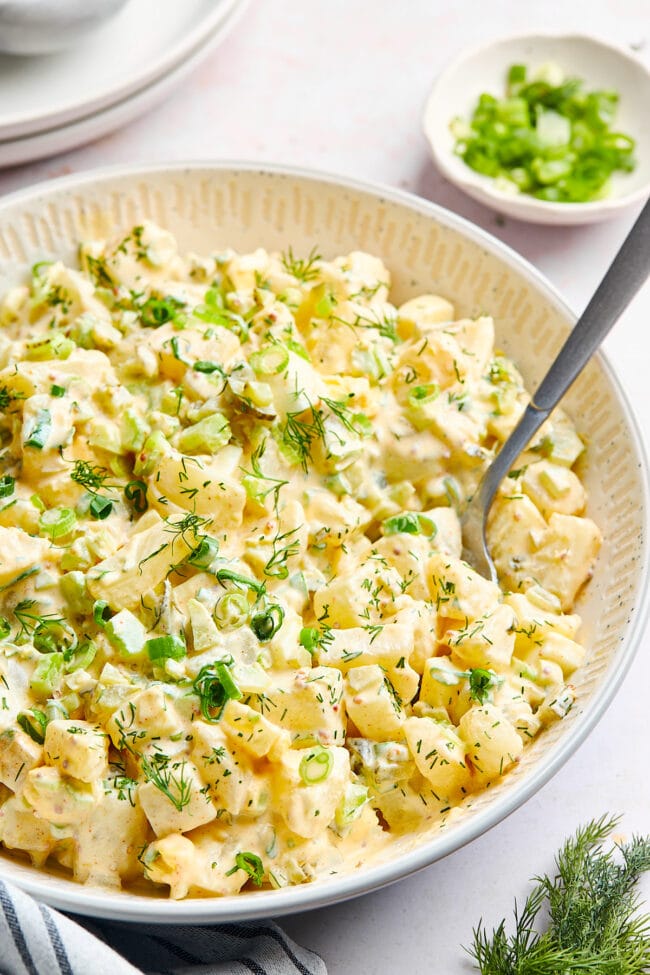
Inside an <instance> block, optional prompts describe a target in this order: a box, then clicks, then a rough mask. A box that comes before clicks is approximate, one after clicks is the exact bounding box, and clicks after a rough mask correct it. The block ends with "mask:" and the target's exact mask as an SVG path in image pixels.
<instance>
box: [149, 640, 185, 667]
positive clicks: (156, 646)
mask: <svg viewBox="0 0 650 975" xmlns="http://www.w3.org/2000/svg"><path fill="white" fill-rule="evenodd" d="M144 648H145V650H146V651H147V653H148V655H149V660H151V661H153V662H157V661H159V660H182V659H183V657H186V656H187V647H186V646H185V641H184V640H181V639H180V637H177V636H172V635H171V634H166V635H165V636H154V637H152V638H151V639H150V640H147V642H146V643H145V645H144Z"/></svg>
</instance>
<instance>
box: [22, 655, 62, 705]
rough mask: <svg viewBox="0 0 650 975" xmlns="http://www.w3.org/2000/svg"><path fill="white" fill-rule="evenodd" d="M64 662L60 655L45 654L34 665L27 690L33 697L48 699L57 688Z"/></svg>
mask: <svg viewBox="0 0 650 975" xmlns="http://www.w3.org/2000/svg"><path fill="white" fill-rule="evenodd" d="M63 667H64V660H63V654H62V653H47V654H45V655H44V656H43V657H42V659H41V660H39V662H38V663H37V664H36V667H35V669H34V673H33V674H32V678H31V680H30V682H29V689H30V691H31V692H32V694H34V696H35V697H37V698H40V699H44V698H46V697H50V696H51V695H52V693H53V692H54V691H55V690H56V689H57V688H58V686H59V684H60V682H61V678H62V676H63Z"/></svg>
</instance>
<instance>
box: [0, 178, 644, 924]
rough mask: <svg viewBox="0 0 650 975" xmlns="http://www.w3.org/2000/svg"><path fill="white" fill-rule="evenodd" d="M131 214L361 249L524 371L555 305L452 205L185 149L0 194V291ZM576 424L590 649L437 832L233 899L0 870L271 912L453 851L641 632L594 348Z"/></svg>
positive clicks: (549, 348) (560, 309)
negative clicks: (438, 297) (538, 720)
mask: <svg viewBox="0 0 650 975" xmlns="http://www.w3.org/2000/svg"><path fill="white" fill-rule="evenodd" d="M144 217H149V218H151V219H153V220H156V221H159V222H160V223H161V224H163V225H165V226H167V227H169V228H170V229H171V230H172V231H173V232H174V233H175V234H176V235H177V237H178V239H179V241H180V245H181V247H182V248H188V249H192V250H195V251H199V252H200V251H206V252H208V251H211V250H219V249H221V248H223V247H224V246H225V245H228V244H229V245H232V246H233V247H235V248H238V249H244V250H246V249H253V248H255V247H257V246H259V245H263V246H265V247H267V248H279V249H286V248H287V247H288V246H289V245H291V246H292V247H293V249H294V251H296V252H297V253H308V252H309V250H310V248H311V247H312V246H313V245H314V244H316V245H318V248H319V250H320V251H321V253H323V254H324V255H325V256H334V255H336V254H343V253H346V252H348V251H350V250H352V249H355V248H357V249H359V248H361V249H366V250H368V251H372V252H374V253H376V254H379V255H380V256H381V257H382V258H383V259H384V261H385V262H386V263H387V265H388V267H389V268H390V269H391V271H392V275H393V282H394V296H395V298H396V300H397V301H403V300H405V299H406V298H408V297H409V296H412V295H415V294H417V293H421V292H423V291H434V292H438V293H440V294H442V295H444V296H446V297H448V298H450V299H452V300H453V301H454V303H455V304H456V307H457V309H458V311H459V313H460V314H461V315H470V316H471V315H477V314H479V313H482V312H489V313H491V314H493V315H494V317H495V319H496V324H497V344H498V345H499V346H500V347H501V348H503V349H504V350H505V351H506V352H507V353H508V354H510V355H512V356H513V357H514V358H515V359H516V361H517V362H518V364H519V366H520V367H521V369H522V372H523V374H524V376H525V377H526V380H527V381H528V383H529V384H531V385H534V384H535V383H536V382H537V381H538V380H539V378H540V376H541V375H542V373H543V372H544V370H545V369H546V366H547V364H548V363H549V362H550V360H551V358H552V357H553V355H554V353H555V351H556V350H557V348H558V346H559V345H560V343H561V342H562V340H563V339H564V337H565V336H566V333H567V331H568V329H569V328H570V326H571V324H572V322H573V316H572V314H571V312H570V311H569V310H568V309H567V307H566V306H565V305H564V304H563V302H562V300H561V299H560V297H559V296H558V295H557V293H556V292H555V291H554V290H553V288H552V287H551V286H550V285H549V284H548V283H547V282H546V281H545V280H544V278H543V277H542V276H541V275H540V274H539V273H538V272H537V271H536V270H535V269H534V268H533V267H531V265H530V264H527V263H526V262H525V261H524V260H522V259H521V258H520V257H518V256H517V255H516V254H515V253H513V252H512V251H511V250H509V249H508V248H507V247H505V246H504V245H503V244H502V243H500V242H499V241H497V240H496V239H495V238H493V237H490V236H489V235H488V234H486V233H484V232H483V231H482V230H479V229H478V228H477V227H474V226H473V225H472V224H470V223H468V222H467V221H465V220H462V219H461V218H460V217H457V216H455V215H454V214H452V213H448V212H447V211H445V210H443V209H441V208H440V207H437V206H434V205H433V204H431V203H427V202H425V201H424V200H420V199H417V198H416V197H413V196H410V195H408V194H406V193H402V192H400V191H397V190H389V189H386V188H382V187H376V186H369V185H367V184H363V183H357V182H353V181H351V180H341V179H334V178H330V177H326V176H320V175H310V174H309V173H306V172H303V171H300V170H286V169H279V168H273V167H269V166H267V167H265V168H264V169H263V170H260V169H259V168H257V167H256V166H255V165H251V164H193V165H176V166H169V165H165V166H158V167H140V168H130V169H122V170H115V169H113V170H104V171H99V172H91V173H86V174H84V175H81V176H73V177H67V178H65V179H62V180H56V181H53V182H49V183H47V184H41V185H39V186H36V187H34V188H32V189H29V190H25V191H21V192H20V193H16V194H13V195H12V196H10V197H7V198H5V199H4V200H3V201H1V202H0V291H2V290H4V288H5V287H6V286H7V285H9V284H11V283H13V282H14V281H16V280H17V279H19V278H21V277H22V275H23V274H24V271H25V269H26V268H27V267H28V266H29V265H31V264H32V263H33V262H35V261H37V260H42V259H47V258H51V257H54V256H55V255H58V256H62V257H63V258H64V259H66V260H68V261H74V259H75V253H76V241H77V240H78V239H79V238H80V237H81V238H89V237H95V236H101V235H104V234H106V233H111V234H112V233H115V232H116V231H117V230H118V229H119V228H121V227H128V226H130V225H132V224H133V223H136V222H137V221H139V220H141V219H142V218H144ZM566 406H567V409H568V410H569V412H570V414H571V415H572V416H573V418H574V420H575V421H576V422H577V424H578V426H579V429H580V430H581V431H582V432H583V433H584V434H585V435H586V436H587V438H588V449H587V457H586V463H585V469H584V478H585V481H586V484H587V487H588V489H589V492H590V505H589V508H590V513H591V514H592V515H593V517H594V518H595V519H596V520H597V521H598V523H599V524H600V526H601V528H602V530H603V533H604V539H605V541H604V546H603V550H602V554H601V556H600V559H599V561H598V564H597V566H596V571H595V574H594V578H593V580H592V582H591V583H590V585H589V587H588V589H587V592H586V593H585V596H584V599H583V601H582V603H581V606H580V612H581V613H582V614H583V617H584V620H585V639H586V640H587V641H588V643H589V647H590V654H589V658H588V662H587V664H586V665H585V666H584V667H583V668H582V669H581V670H580V671H579V672H578V674H576V678H575V681H574V683H575V685H576V689H577V694H578V699H577V704H576V706H575V707H574V708H573V710H572V711H571V712H570V713H569V715H568V717H567V718H566V719H565V720H564V721H562V722H558V723H556V724H554V725H553V726H552V727H550V728H549V729H548V730H546V731H545V732H544V733H543V734H542V735H541V736H540V737H539V738H538V739H536V740H535V741H534V742H533V743H532V744H531V745H530V746H528V747H527V748H526V749H525V751H524V754H523V757H522V761H521V762H520V764H519V765H518V767H517V768H516V769H514V770H513V771H512V772H509V773H508V775H507V776H506V777H505V778H504V779H503V781H502V782H500V783H499V784H498V785H496V786H494V787H493V788H491V789H489V790H488V791H487V792H484V793H482V794H480V795H477V796H472V797H471V798H469V799H468V800H466V803H465V805H464V806H462V807H460V808H459V811H458V814H457V815H456V816H455V817H454V818H453V819H452V821H450V822H449V824H448V825H447V827H446V828H445V829H444V830H438V831H434V832H430V833H428V834H426V835H415V836H412V837H407V838H404V839H402V840H401V841H399V842H396V843H395V845H394V847H393V849H392V851H391V853H390V854H389V856H388V857H387V858H386V859H385V860H384V861H382V862H380V863H372V864H367V865H363V866H360V867H357V868H356V869H355V870H354V871H353V872H350V873H348V874H346V875H340V876H337V877H334V878H331V879H327V880H322V881H318V882H316V883H313V884H310V885H305V886H300V887H289V888H285V889H283V890H274V891H263V892H260V893H251V894H244V895H239V896H235V897H223V898H201V899H193V900H186V901H181V902H174V901H169V900H167V899H164V898H162V897H156V896H144V895H142V894H134V893H128V892H119V891H105V890H99V889H94V888H88V887H82V886H79V885H77V884H75V883H73V882H72V881H71V880H69V879H66V877H65V876H64V875H63V874H56V875H55V874H54V873H52V874H45V873H43V872H39V871H36V870H33V869H32V868H31V867H29V866H28V865H27V864H26V863H25V862H24V861H23V862H21V861H18V860H16V859H12V858H11V857H10V856H9V855H7V854H3V855H0V875H1V876H3V877H5V878H7V879H9V880H11V881H13V882H14V883H16V884H18V885H19V886H20V887H22V888H24V889H25V890H27V891H29V892H30V893H32V894H34V895H36V896H37V897H40V898H41V899H43V900H45V901H48V902H49V903H50V904H53V905H55V906H57V907H61V908H64V909H65V910H68V911H76V912H78V913H81V914H90V915H95V916H98V917H112V918H120V919H123V920H132V921H134V920H146V921H148V922H166V923H170V922H176V923H180V922H194V923H207V922H215V921H225V920H234V919H238V920H241V919H244V918H251V917H260V916H268V915H280V914H287V913H291V912H293V911H302V910H305V909H307V908H311V907H317V906H322V905H325V904H330V903H332V902H334V901H340V900H343V899H345V898H348V897H353V896H355V895H357V894H361V893H365V892H368V891H370V890H375V889H376V888H378V887H381V886H382V885H384V884H387V883H390V882H392V881H394V880H398V879H399V878H401V877H405V876H406V875H407V874H410V873H413V872H414V871H416V870H418V869H420V868H422V867H424V866H427V865H428V864H430V863H432V862H433V861H434V860H437V859H440V858H441V857H443V856H446V855H447V854H449V853H451V852H452V851H453V850H456V849H458V848H459V847H460V846H462V845H463V844H465V843H468V842H469V841H470V840H472V839H474V838H475V837H476V836H478V835H479V834H481V833H483V832H484V831H485V830H487V829H489V828H490V827H491V826H493V825H494V824H495V823H497V822H499V821H500V820H502V819H503V818H505V817H506V816H507V815H508V814H509V813H511V812H512V811H513V810H514V809H516V808H517V807H518V806H519V805H520V804H521V803H523V802H524V801H525V800H526V799H528V798H529V797H530V796H531V795H533V793H534V792H535V791H536V790H537V789H539V788H540V786H542V785H543V784H544V782H546V781H547V780H548V779H549V778H550V777H551V776H552V775H553V774H554V773H555V772H556V771H557V770H558V769H559V768H560V766H561V765H562V764H563V762H565V761H566V759H567V758H568V757H569V756H570V755H571V753H572V752H574V751H575V750H576V748H577V747H578V745H579V744H580V742H581V741H582V740H583V739H584V738H585V736H586V735H587V734H588V733H589V731H590V730H591V729H592V728H593V726H594V725H595V723H596V721H597V720H598V719H599V718H600V717H601V715H602V714H603V712H604V710H605V708H606V707H607V705H608V704H609V702H610V701H611V700H612V697H613V696H614V693H615V691H616V689H617V687H618V685H619V683H620V681H621V679H622V677H623V675H624V673H625V671H626V670H627V668H628V666H629V664H630V661H631V660H632V657H633V655H634V652H635V650H636V647H637V644H638V641H639V638H640V636H641V634H642V627H643V617H644V609H645V598H644V597H645V590H646V586H647V576H648V572H647V564H646V563H647V542H646V524H647V507H648V480H647V466H646V462H645V459H644V456H643V450H642V447H641V441H640V438H639V435H638V431H637V428H636V425H635V421H634V419H633V417H632V414H631V412H630V409H629V407H628V405H627V403H626V400H625V396H624V394H623V392H622V390H621V388H620V386H619V384H618V382H617V381H616V379H615V377H614V375H613V374H612V371H611V369H610V368H609V366H608V365H607V363H606V361H605V359H604V358H603V357H600V356H599V357H598V358H597V359H595V360H594V361H593V362H592V363H591V364H590V365H589V367H588V368H587V370H586V371H585V373H584V374H583V375H582V376H581V377H580V379H579V380H578V381H577V383H576V384H575V386H574V388H573V389H572V391H571V393H570V395H569V396H568V398H567V403H566Z"/></svg>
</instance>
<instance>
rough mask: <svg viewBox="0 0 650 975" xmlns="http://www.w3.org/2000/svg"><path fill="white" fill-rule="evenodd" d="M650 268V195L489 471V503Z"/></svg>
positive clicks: (485, 499)
mask: <svg viewBox="0 0 650 975" xmlns="http://www.w3.org/2000/svg"><path fill="white" fill-rule="evenodd" d="M649 272H650V200H649V201H648V202H647V203H646V204H645V206H644V208H643V210H642V211H641V214H640V215H639V217H638V219H637V221H636V223H635V224H634V226H633V227H632V229H631V230H630V232H629V234H628V235H627V237H626V238H625V240H624V241H623V244H622V246H621V249H620V250H619V252H618V254H617V255H616V257H615V258H614V260H613V262H612V264H611V266H610V268H609V270H608V271H607V274H606V275H605V277H604V278H603V280H602V281H601V282H600V284H599V285H598V288H597V289H596V292H595V294H594V296H593V298H592V299H591V301H590V302H589V304H588V305H587V307H586V308H585V310H584V312H583V313H582V315H581V316H580V318H579V319H578V321H577V322H576V324H575V326H574V328H573V331H572V332H571V334H570V335H569V337H568V338H567V340H566V342H565V343H564V345H563V346H562V348H561V349H560V351H559V352H558V354H557V356H556V357H555V361H554V362H553V364H552V365H551V367H550V369H549V370H548V372H547V373H546V375H545V376H544V379H543V380H542V381H541V383H540V384H539V386H538V388H537V391H536V393H535V394H534V396H533V398H532V400H531V402H530V403H529V405H528V406H527V407H526V409H525V411H524V413H523V415H522V417H521V419H520V420H519V423H518V424H517V426H516V427H515V428H514V430H513V431H512V433H511V434H510V436H509V437H508V439H507V440H506V442H505V443H504V445H503V447H502V448H501V450H500V451H499V453H498V454H497V456H496V458H495V460H494V461H493V462H492V465H491V467H490V469H489V470H488V471H487V472H486V476H485V481H484V483H483V484H482V485H481V492H480V493H481V496H482V499H483V503H485V502H487V504H488V505H489V503H490V500H491V499H492V498H493V497H494V494H495V492H496V489H497V488H498V486H499V484H500V482H501V481H502V480H503V478H504V477H505V475H506V474H507V473H508V471H509V470H510V468H511V467H512V465H513V464H514V462H515V461H516V459H517V457H518V456H519V454H520V453H521V452H522V451H523V450H524V449H525V448H526V447H527V446H528V444H529V443H530V441H531V440H532V438H533V436H534V435H535V433H536V432H537V431H538V430H539V428H540V427H541V425H542V423H544V421H545V420H546V419H547V418H548V416H549V414H550V413H551V412H552V411H553V409H555V407H556V406H557V404H558V403H559V402H560V400H561V399H562V397H563V396H564V394H565V393H566V391H567V390H568V389H569V387H570V386H571V385H572V384H573V382H574V380H575V379H576V378H577V377H578V375H579V374H580V373H581V372H582V370H583V369H584V367H585V366H586V365H587V363H588V362H589V360H590V359H591V357H592V355H593V354H594V352H595V351H596V349H597V348H598V347H599V346H600V344H601V342H602V341H603V339H604V338H605V336H606V335H607V334H608V332H609V331H610V330H611V329H612V327H613V326H614V324H615V323H616V322H617V320H618V319H619V318H620V316H621V314H622V313H623V311H624V310H625V308H626V307H627V306H628V304H629V303H630V301H631V300H632V298H633V297H634V295H635V294H636V293H637V291H638V290H639V288H640V287H641V285H642V284H643V282H644V281H645V279H646V278H647V276H648V273H649ZM488 499H489V500H488Z"/></svg>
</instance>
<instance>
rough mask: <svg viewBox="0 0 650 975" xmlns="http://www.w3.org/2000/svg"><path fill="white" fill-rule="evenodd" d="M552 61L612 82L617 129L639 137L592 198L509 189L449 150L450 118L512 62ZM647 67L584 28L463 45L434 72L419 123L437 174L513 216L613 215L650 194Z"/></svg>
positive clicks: (597, 81)
mask: <svg viewBox="0 0 650 975" xmlns="http://www.w3.org/2000/svg"><path fill="white" fill-rule="evenodd" d="M549 61H554V62H556V63H557V64H559V65H560V67H562V68H563V69H564V71H565V72H566V73H567V74H570V75H572V76H574V77H578V78H582V79H583V80H584V81H585V85H586V88H587V90H593V89H596V88H599V89H602V88H605V89H612V88H613V89H614V90H615V91H617V92H618V93H619V95H620V103H619V109H618V114H617V117H616V123H615V125H614V129H615V130H616V131H617V132H625V133H627V134H628V135H631V136H632V137H633V138H634V139H636V143H637V146H636V151H635V158H636V161H637V164H636V168H635V169H634V171H633V172H631V173H622V174H621V173H615V174H614V175H613V177H612V181H611V183H612V185H611V193H610V195H609V196H607V197H605V198H604V199H602V200H593V201H591V202H589V203H552V202H550V201H547V200H538V199H536V198H535V197H534V196H528V195H527V194H526V193H508V192H506V191H504V190H502V189H500V188H499V186H498V185H497V184H496V182H495V180H494V179H492V178H491V177H489V176H483V175H482V174H481V173H477V172H475V171H474V170H473V169H471V168H470V167H469V166H468V165H467V164H466V163H465V162H464V161H463V160H462V159H461V158H460V156H457V155H456V153H455V152H454V146H455V142H456V140H455V138H454V136H453V135H452V133H451V130H450V128H449V123H450V122H451V120H452V119H453V118H455V117H456V116H460V117H461V118H466V119H469V118H470V117H471V115H472V112H473V110H474V108H475V107H476V103H477V101H478V97H479V95H481V94H482V93H483V92H489V93H490V94H492V95H499V94H500V93H503V90H504V85H505V80H506V74H507V71H508V68H509V67H510V65H511V64H526V65H527V66H528V67H530V68H537V67H539V66H540V65H542V64H544V63H546V62H549ZM649 104H650V71H649V70H648V68H647V67H646V65H645V64H644V63H643V62H642V61H641V60H640V59H639V58H637V57H635V56H634V55H633V54H631V53H630V52H629V51H625V50H623V49H622V48H620V47H615V46H614V45H613V44H609V43H607V42H606V41H603V40H599V39H598V38H596V37H590V36H589V35H587V34H554V33H535V34H517V35H515V36H513V37H503V38H500V39H499V40H496V41H489V42H488V43H486V44H482V45H480V47H475V48H472V49H471V50H469V51H465V52H463V53H462V54H461V55H460V57H458V58H456V59H455V60H454V61H453V62H452V63H451V64H449V65H448V66H447V68H445V70H444V71H443V72H442V74H441V75H439V77H438V78H437V79H436V81H435V83H434V85H433V87H432V89H431V92H430V94H429V97H428V99H427V103H426V107H425V109H424V115H423V118H422V125H423V128H424V134H425V135H426V137H427V139H428V141H429V144H430V146H431V153H432V155H433V158H434V161H435V163H436V165H437V166H438V168H439V169H440V171H441V172H442V174H443V175H444V176H446V177H447V179H448V180H450V181H451V182H452V183H454V184H455V185H456V186H458V187H459V188H460V189H461V190H464V191H465V193H467V194H468V195H469V196H472V197H474V199H475V200H478V201H479V202H480V203H484V204H485V205H486V206H489V207H492V209H494V210H498V211H499V212H500V213H505V214H507V215H508V216H510V217H515V219H517V220H529V221H531V222H532V223H545V224H559V225H563V224H585V223H595V222H596V221H598V220H605V219H607V218H608V217H614V216H616V215H617V214H619V213H620V212H621V210H625V209H626V208H627V207H629V206H633V205H634V204H635V203H640V202H641V201H642V200H644V199H645V198H646V197H647V196H648V194H650V130H649V129H648V125H647V116H648V105H649Z"/></svg>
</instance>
